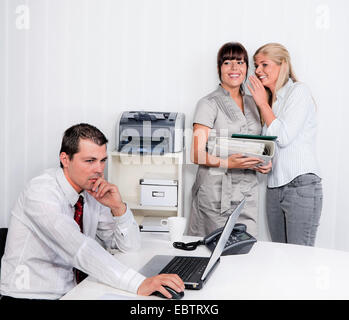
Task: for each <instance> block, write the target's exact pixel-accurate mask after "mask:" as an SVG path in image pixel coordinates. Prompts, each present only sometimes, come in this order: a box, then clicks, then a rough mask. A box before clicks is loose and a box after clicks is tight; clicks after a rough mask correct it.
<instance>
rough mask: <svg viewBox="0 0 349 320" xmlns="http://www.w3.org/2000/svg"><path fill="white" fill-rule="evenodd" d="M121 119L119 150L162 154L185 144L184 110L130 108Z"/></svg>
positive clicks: (117, 144) (117, 145)
mask: <svg viewBox="0 0 349 320" xmlns="http://www.w3.org/2000/svg"><path fill="white" fill-rule="evenodd" d="M118 122H119V123H118V126H116V144H115V145H116V149H117V150H118V151H119V152H123V153H129V154H136V153H138V154H160V155H162V154H165V153H174V152H180V151H182V150H183V148H184V122H185V115H184V114H183V113H178V112H150V111H126V112H123V113H122V114H121V116H120V118H119V121H118Z"/></svg>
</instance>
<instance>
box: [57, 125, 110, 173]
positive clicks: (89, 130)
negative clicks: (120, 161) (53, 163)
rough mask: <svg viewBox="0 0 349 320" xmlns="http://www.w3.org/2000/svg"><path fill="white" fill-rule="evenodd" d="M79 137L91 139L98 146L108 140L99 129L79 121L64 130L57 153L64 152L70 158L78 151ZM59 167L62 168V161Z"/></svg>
mask: <svg viewBox="0 0 349 320" xmlns="http://www.w3.org/2000/svg"><path fill="white" fill-rule="evenodd" d="M80 139H88V140H91V141H93V142H94V143H96V144H97V145H99V146H103V145H104V144H106V143H107V142H108V140H107V138H106V137H105V135H104V134H103V133H102V132H101V131H100V130H99V129H97V128H96V127H94V126H92V125H90V124H87V123H80V124H76V125H74V126H72V127H70V128H69V129H67V130H66V131H65V132H64V135H63V139H62V145H61V151H60V152H59V153H62V152H65V153H66V154H67V155H68V157H69V159H70V160H71V159H72V158H73V156H74V154H75V153H78V152H79V143H80ZM61 168H63V165H62V163H61Z"/></svg>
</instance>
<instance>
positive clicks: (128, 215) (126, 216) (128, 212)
mask: <svg viewBox="0 0 349 320" xmlns="http://www.w3.org/2000/svg"><path fill="white" fill-rule="evenodd" d="M125 205H126V212H125V213H124V214H123V215H122V216H113V220H114V221H115V222H118V223H121V224H122V223H125V222H127V221H129V220H130V219H133V213H132V211H131V209H130V208H129V207H128V204H127V203H125Z"/></svg>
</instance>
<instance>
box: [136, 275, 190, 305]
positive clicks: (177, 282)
mask: <svg viewBox="0 0 349 320" xmlns="http://www.w3.org/2000/svg"><path fill="white" fill-rule="evenodd" d="M163 286H168V287H171V288H172V289H174V290H175V291H177V292H181V291H184V283H183V281H182V279H181V278H180V277H179V276H178V275H177V274H166V273H162V274H159V275H157V276H154V277H150V278H147V279H145V280H144V281H143V282H142V284H141V285H140V286H139V288H138V291H137V294H139V295H141V296H149V295H151V294H152V293H153V292H155V291H159V292H160V293H162V294H163V295H164V296H166V297H167V298H169V299H171V294H170V293H169V292H168V291H167V290H166V289H165V288H164V287H163Z"/></svg>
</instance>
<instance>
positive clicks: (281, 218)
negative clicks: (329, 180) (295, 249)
mask: <svg viewBox="0 0 349 320" xmlns="http://www.w3.org/2000/svg"><path fill="white" fill-rule="evenodd" d="M322 197H323V195H322V184H321V178H319V177H318V176H317V175H315V174H310V173H309V174H303V175H300V176H298V177H296V178H295V179H294V180H292V181H291V182H290V183H288V184H286V185H284V186H282V187H278V188H268V189H267V221H268V227H269V231H270V236H271V239H272V241H274V242H282V243H292V244H300V245H306V246H314V244H315V239H316V232H317V228H318V226H319V220H320V215H321V210H322Z"/></svg>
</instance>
